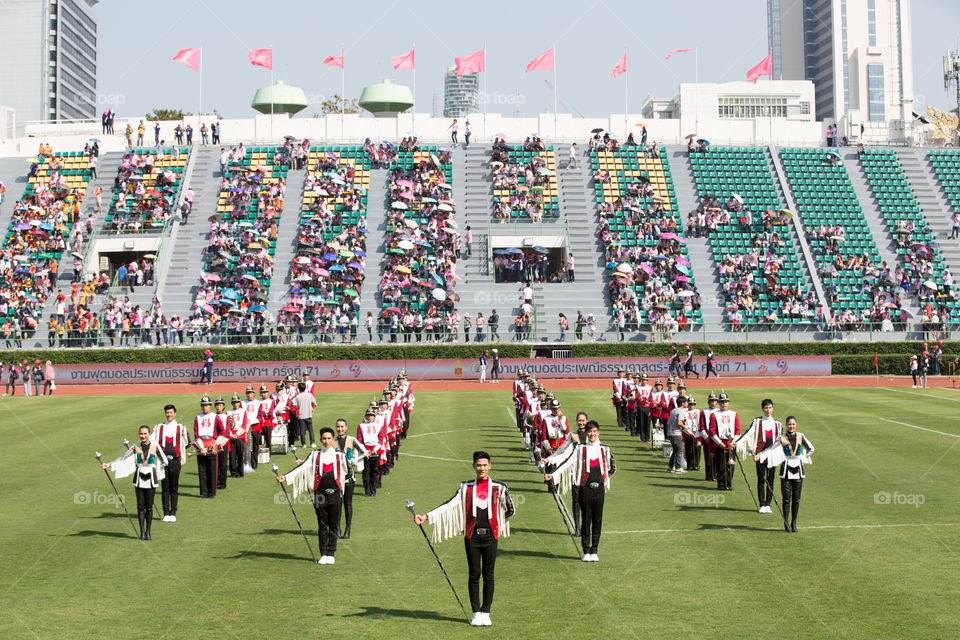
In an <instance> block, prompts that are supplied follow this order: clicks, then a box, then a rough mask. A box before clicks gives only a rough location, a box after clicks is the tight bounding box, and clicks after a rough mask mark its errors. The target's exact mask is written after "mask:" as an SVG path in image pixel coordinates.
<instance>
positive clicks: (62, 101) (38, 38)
mask: <svg viewBox="0 0 960 640" xmlns="http://www.w3.org/2000/svg"><path fill="white" fill-rule="evenodd" d="M97 2H98V0H3V1H2V2H0V104H3V105H4V106H7V107H12V108H13V109H14V113H15V116H16V120H17V125H18V128H22V126H23V123H24V122H25V121H27V120H74V119H81V118H95V117H96V115H97V22H96V19H95V18H94V16H93V12H92V11H91V8H92V7H93V5H95V4H96V3H97Z"/></svg>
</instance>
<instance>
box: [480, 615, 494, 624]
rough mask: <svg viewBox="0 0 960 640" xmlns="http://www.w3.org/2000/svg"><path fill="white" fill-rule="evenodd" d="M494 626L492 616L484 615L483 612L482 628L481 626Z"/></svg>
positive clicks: (481, 617) (481, 618) (481, 616)
mask: <svg viewBox="0 0 960 640" xmlns="http://www.w3.org/2000/svg"><path fill="white" fill-rule="evenodd" d="M492 624H493V622H491V621H490V614H489V613H482V612H481V613H480V626H481V627H489V626H491V625H492Z"/></svg>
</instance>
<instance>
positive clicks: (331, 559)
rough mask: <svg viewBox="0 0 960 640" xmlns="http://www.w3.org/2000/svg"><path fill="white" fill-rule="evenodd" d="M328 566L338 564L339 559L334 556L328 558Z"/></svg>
mask: <svg viewBox="0 0 960 640" xmlns="http://www.w3.org/2000/svg"><path fill="white" fill-rule="evenodd" d="M327 564H337V559H336V558H334V557H333V556H327Z"/></svg>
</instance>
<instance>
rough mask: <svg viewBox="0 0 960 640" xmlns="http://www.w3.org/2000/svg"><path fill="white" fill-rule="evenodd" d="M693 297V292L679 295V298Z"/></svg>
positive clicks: (682, 292)
mask: <svg viewBox="0 0 960 640" xmlns="http://www.w3.org/2000/svg"><path fill="white" fill-rule="evenodd" d="M692 295H693V291H688V290H684V291H681V292H679V293H678V294H677V297H678V298H689V297H690V296H692Z"/></svg>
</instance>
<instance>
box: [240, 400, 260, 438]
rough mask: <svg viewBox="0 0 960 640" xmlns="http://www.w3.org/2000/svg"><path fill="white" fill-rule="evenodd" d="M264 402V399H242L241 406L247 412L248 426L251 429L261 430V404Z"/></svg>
mask: <svg viewBox="0 0 960 640" xmlns="http://www.w3.org/2000/svg"><path fill="white" fill-rule="evenodd" d="M262 403H263V400H257V399H254V400H243V401H241V403H240V404H241V406H242V407H243V410H244V411H245V412H246V414H247V427H248V428H249V429H250V431H258V432H259V431H260V430H261V428H262V427H261V425H260V405H261V404H262Z"/></svg>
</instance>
